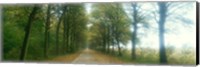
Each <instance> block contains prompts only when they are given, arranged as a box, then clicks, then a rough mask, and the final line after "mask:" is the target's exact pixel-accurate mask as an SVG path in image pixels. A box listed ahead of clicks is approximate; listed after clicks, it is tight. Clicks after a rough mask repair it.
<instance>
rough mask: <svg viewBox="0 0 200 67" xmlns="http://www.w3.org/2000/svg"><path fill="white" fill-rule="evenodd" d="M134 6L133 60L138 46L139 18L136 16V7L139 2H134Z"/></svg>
mask: <svg viewBox="0 0 200 67" xmlns="http://www.w3.org/2000/svg"><path fill="white" fill-rule="evenodd" d="M132 7H133V14H134V15H133V20H134V21H133V23H132V24H133V30H134V31H133V33H132V40H131V41H132V53H131V54H132V59H133V60H135V59H136V53H135V52H136V48H135V45H136V38H137V23H138V20H137V19H136V17H137V9H136V7H137V4H136V3H135V4H133V5H132Z"/></svg>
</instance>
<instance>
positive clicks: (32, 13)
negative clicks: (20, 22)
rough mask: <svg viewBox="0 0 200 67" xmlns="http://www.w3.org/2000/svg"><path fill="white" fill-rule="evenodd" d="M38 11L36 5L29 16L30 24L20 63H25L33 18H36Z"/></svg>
mask: <svg viewBox="0 0 200 67" xmlns="http://www.w3.org/2000/svg"><path fill="white" fill-rule="evenodd" d="M38 9H39V7H37V6H36V5H34V7H33V10H32V12H31V13H30V15H29V19H28V24H27V26H26V28H25V37H24V41H23V45H22V49H21V54H20V59H19V60H20V61H23V60H24V59H25V57H26V51H27V43H28V39H29V35H30V30H31V25H32V22H33V20H34V19H33V18H34V17H35V15H36V12H37V10H38Z"/></svg>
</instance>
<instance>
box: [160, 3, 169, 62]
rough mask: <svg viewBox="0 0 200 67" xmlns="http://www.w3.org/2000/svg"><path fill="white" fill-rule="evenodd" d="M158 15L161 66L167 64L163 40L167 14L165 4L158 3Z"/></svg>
mask: <svg viewBox="0 0 200 67" xmlns="http://www.w3.org/2000/svg"><path fill="white" fill-rule="evenodd" d="M158 6H159V15H160V19H159V22H158V26H159V44H160V53H159V54H160V62H161V63H162V64H166V63H167V56H166V51H165V42H164V41H165V40H164V29H165V27H164V25H165V20H166V14H167V5H166V2H159V3H158Z"/></svg>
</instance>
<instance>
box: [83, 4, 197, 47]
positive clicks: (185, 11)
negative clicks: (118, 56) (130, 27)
mask: <svg viewBox="0 0 200 67" xmlns="http://www.w3.org/2000/svg"><path fill="white" fill-rule="evenodd" d="M152 4H153V2H144V3H143V2H140V3H139V5H141V13H145V14H146V15H145V16H148V17H147V22H148V23H149V24H150V28H149V29H148V30H147V29H144V28H142V27H141V28H139V30H138V33H139V35H138V37H139V38H140V43H139V44H137V47H139V46H140V47H150V48H153V49H156V50H158V49H159V44H158V43H159V39H158V38H159V37H158V24H157V22H156V21H155V18H154V17H155V16H157V17H156V18H157V19H158V14H155V15H153V13H152V12H153V11H156V9H155V8H156V7H155V6H156V4H154V5H152ZM181 4H182V3H180V4H178V5H175V6H173V7H171V8H174V7H178V6H180V5H181ZM195 5H196V4H195V2H191V3H189V4H186V5H184V7H182V8H178V9H177V10H176V11H174V12H173V13H174V14H173V15H171V16H169V18H167V20H166V24H165V29H166V30H167V31H166V33H165V45H166V46H170V45H171V46H174V47H175V48H177V49H180V48H182V47H183V46H190V47H191V48H193V49H194V51H195V50H196V6H195ZM123 6H124V9H126V10H125V11H126V12H127V13H130V11H131V9H130V8H127V7H126V6H127V3H124V4H123ZM187 6H189V7H188V8H186V7H187ZM86 10H87V13H88V14H90V13H91V3H90V4H86ZM128 15H129V16H130V18H131V14H128ZM178 15H180V17H184V18H185V19H188V20H190V22H191V24H186V23H185V22H184V21H179V20H178V19H174V17H175V16H178ZM151 16H153V17H151ZM149 17H150V18H149ZM172 20H173V21H172ZM144 35H146V36H144ZM126 47H127V48H128V49H131V41H129V43H128V44H127V46H126Z"/></svg>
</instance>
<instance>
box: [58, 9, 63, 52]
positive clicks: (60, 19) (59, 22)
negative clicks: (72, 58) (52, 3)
mask: <svg viewBox="0 0 200 67" xmlns="http://www.w3.org/2000/svg"><path fill="white" fill-rule="evenodd" d="M64 14H65V8H63V13H62V15H61V17H60V18H59V20H58V25H57V27H56V53H57V55H58V54H59V31H60V24H61V21H62V18H63V16H64Z"/></svg>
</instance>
